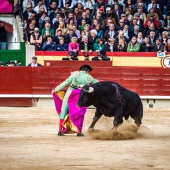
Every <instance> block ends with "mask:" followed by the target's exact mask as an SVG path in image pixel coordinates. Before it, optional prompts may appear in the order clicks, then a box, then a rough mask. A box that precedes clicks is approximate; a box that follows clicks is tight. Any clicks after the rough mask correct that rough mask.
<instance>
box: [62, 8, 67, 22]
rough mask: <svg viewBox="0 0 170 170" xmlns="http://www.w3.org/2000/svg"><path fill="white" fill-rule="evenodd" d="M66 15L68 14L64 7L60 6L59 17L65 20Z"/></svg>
mask: <svg viewBox="0 0 170 170" xmlns="http://www.w3.org/2000/svg"><path fill="white" fill-rule="evenodd" d="M67 16H68V13H67V11H66V8H65V7H62V8H61V17H62V18H63V19H64V20H65V19H67Z"/></svg>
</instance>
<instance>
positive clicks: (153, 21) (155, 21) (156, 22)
mask: <svg viewBox="0 0 170 170" xmlns="http://www.w3.org/2000/svg"><path fill="white" fill-rule="evenodd" d="M148 21H151V22H152V23H153V24H154V25H155V27H156V29H158V20H156V19H154V14H149V18H147V19H146V22H145V24H144V27H146V26H147V25H148Z"/></svg>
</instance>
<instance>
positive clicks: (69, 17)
mask: <svg viewBox="0 0 170 170" xmlns="http://www.w3.org/2000/svg"><path fill="white" fill-rule="evenodd" d="M71 18H73V20H74V25H76V26H77V25H78V23H77V20H76V19H75V18H74V15H73V13H69V14H68V19H66V20H65V23H66V24H68V22H69V20H70V19H71Z"/></svg>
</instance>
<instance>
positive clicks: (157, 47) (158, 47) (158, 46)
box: [152, 38, 164, 52]
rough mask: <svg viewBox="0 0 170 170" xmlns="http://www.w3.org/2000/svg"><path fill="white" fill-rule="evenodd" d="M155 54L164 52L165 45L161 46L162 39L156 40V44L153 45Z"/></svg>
mask: <svg viewBox="0 0 170 170" xmlns="http://www.w3.org/2000/svg"><path fill="white" fill-rule="evenodd" d="M152 46H153V52H163V51H164V45H163V44H161V39H159V38H158V39H156V43H154V44H153V45H152Z"/></svg>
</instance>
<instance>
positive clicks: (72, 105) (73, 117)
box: [53, 89, 87, 132]
mask: <svg viewBox="0 0 170 170" xmlns="http://www.w3.org/2000/svg"><path fill="white" fill-rule="evenodd" d="M64 95H65V91H59V92H57V93H54V94H53V99H54V103H55V108H56V111H57V113H58V115H59V114H60V112H61V106H62V99H63V97H64ZM79 95H80V90H79V89H75V90H73V91H72V93H71V95H70V97H69V99H68V109H69V111H68V117H66V119H65V122H64V127H65V129H64V132H66V131H69V130H71V131H75V132H76V131H77V128H78V129H79V130H80V131H81V130H82V127H83V121H84V115H85V113H86V109H87V108H86V107H82V108H79V107H77V102H78V98H79Z"/></svg>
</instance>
